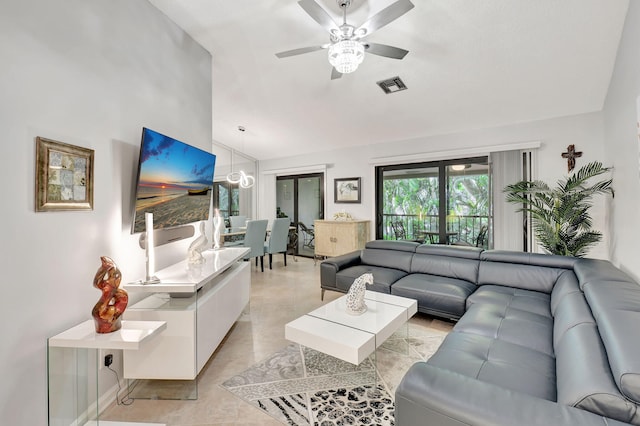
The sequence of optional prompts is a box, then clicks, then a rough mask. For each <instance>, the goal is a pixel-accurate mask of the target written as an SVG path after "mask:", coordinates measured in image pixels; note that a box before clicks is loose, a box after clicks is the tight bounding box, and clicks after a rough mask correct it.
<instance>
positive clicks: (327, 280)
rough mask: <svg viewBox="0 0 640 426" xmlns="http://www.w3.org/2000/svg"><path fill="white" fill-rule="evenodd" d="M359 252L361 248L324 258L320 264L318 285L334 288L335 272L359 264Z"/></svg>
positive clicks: (360, 252)
mask: <svg viewBox="0 0 640 426" xmlns="http://www.w3.org/2000/svg"><path fill="white" fill-rule="evenodd" d="M361 254H362V251H361V250H356V251H353V252H351V253H347V254H343V255H341V256H336V257H331V258H329V259H326V260H324V261H323V262H322V263H321V264H320V287H322V288H330V289H333V288H336V274H337V273H338V272H340V271H341V270H343V269H346V268H349V267H351V266H355V265H359V264H360V263H361Z"/></svg>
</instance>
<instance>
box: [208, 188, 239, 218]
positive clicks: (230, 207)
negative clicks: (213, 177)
mask: <svg viewBox="0 0 640 426" xmlns="http://www.w3.org/2000/svg"><path fill="white" fill-rule="evenodd" d="M213 208H214V209H219V210H220V215H221V216H222V217H224V218H225V219H228V218H229V216H237V215H238V214H239V213H240V188H239V187H238V184H232V183H229V182H214V183H213Z"/></svg>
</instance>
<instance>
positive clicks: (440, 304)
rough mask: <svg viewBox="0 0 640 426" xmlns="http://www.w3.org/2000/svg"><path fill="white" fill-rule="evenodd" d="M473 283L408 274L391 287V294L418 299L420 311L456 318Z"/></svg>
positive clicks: (472, 288)
mask: <svg viewBox="0 0 640 426" xmlns="http://www.w3.org/2000/svg"><path fill="white" fill-rule="evenodd" d="M475 289H476V286H475V284H472V283H470V282H469V281H464V280H459V279H456V278H448V277H441V276H438V275H430V274H409V275H407V276H405V277H403V278H400V279H399V280H398V281H397V282H396V283H395V284H393V286H392V287H391V294H395V295H396V296H402V297H408V298H410V299H416V300H417V301H418V309H419V310H420V311H421V312H425V313H431V314H440V315H443V316H446V317H448V318H453V319H457V318H460V317H461V316H462V314H464V308H465V300H466V299H467V297H468V296H469V295H470V294H471V293H473V291H474V290H475Z"/></svg>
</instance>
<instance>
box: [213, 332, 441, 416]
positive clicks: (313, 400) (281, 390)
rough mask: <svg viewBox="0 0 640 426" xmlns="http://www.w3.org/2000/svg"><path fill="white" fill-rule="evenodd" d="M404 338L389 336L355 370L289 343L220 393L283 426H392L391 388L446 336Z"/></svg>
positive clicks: (430, 334) (428, 334)
mask: <svg viewBox="0 0 640 426" xmlns="http://www.w3.org/2000/svg"><path fill="white" fill-rule="evenodd" d="M409 335H410V336H411V338H409V339H406V338H403V337H399V336H396V335H394V336H393V337H392V338H390V339H389V340H388V341H387V342H385V343H384V344H383V345H382V346H381V347H380V348H379V349H378V350H377V351H376V354H375V356H373V355H372V356H371V357H369V358H368V359H367V360H365V361H364V362H363V363H362V364H360V365H358V366H354V365H353V364H350V363H348V362H345V361H342V360H339V359H337V358H334V357H331V356H329V355H326V354H323V353H321V352H318V351H315V350H313V349H309V348H307V347H302V346H300V345H297V344H294V343H292V344H290V345H288V346H286V347H285V348H283V349H282V350H280V351H278V352H276V353H274V354H273V355H271V356H269V357H268V358H267V359H265V360H263V361H262V362H259V363H258V364H256V365H254V366H253V367H251V368H249V369H247V370H245V371H243V372H242V373H239V374H237V375H235V376H233V377H231V378H230V379H228V380H226V381H225V382H224V383H222V387H223V388H225V389H227V390H229V391H230V392H232V393H233V394H234V395H236V396H238V397H240V398H242V399H243V400H244V401H246V402H248V403H249V404H252V405H254V406H256V407H258V408H260V409H262V410H264V411H265V412H266V413H268V414H269V415H271V416H272V417H274V418H276V419H278V420H279V421H281V422H282V423H284V424H288V425H319V426H331V425H360V424H361V425H385V426H387V425H394V424H395V419H394V401H393V395H394V393H395V387H396V386H397V385H398V383H399V381H400V379H401V378H402V376H403V375H404V372H406V370H407V369H408V368H409V367H410V366H411V365H412V364H413V363H414V362H417V361H421V360H426V359H428V358H429V357H430V356H431V355H432V354H433V353H434V352H435V351H436V349H437V348H438V346H439V345H440V343H441V342H442V340H443V339H444V336H445V335H446V332H442V331H434V330H427V331H426V332H425V331H424V330H422V332H421V335H415V332H414V331H411V332H410V334H409ZM376 367H377V368H376Z"/></svg>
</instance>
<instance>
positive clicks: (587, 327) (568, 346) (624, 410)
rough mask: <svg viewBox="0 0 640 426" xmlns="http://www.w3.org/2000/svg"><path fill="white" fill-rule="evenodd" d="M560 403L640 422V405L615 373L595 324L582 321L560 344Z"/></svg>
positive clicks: (558, 353)
mask: <svg viewBox="0 0 640 426" xmlns="http://www.w3.org/2000/svg"><path fill="white" fill-rule="evenodd" d="M556 375H557V387H558V403H560V404H565V405H571V406H573V407H577V408H581V409H583V410H587V411H590V412H592V413H595V414H600V415H602V416H606V417H610V418H612V419H616V420H620V421H623V422H630V423H632V424H636V425H638V424H640V417H639V416H638V412H637V407H636V405H635V404H633V403H632V402H630V401H628V400H627V399H626V398H625V397H624V396H622V394H620V391H619V390H618V388H617V386H616V384H615V383H614V381H613V377H612V376H611V370H610V368H609V362H608V360H607V353H606V351H605V349H604V346H603V345H602V341H601V340H600V336H599V334H598V329H597V326H596V325H595V323H590V324H589V323H583V324H578V325H576V326H575V327H572V328H571V329H569V330H567V331H566V332H565V333H564V334H563V336H562V338H561V339H560V340H559V341H558V343H557V344H556Z"/></svg>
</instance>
